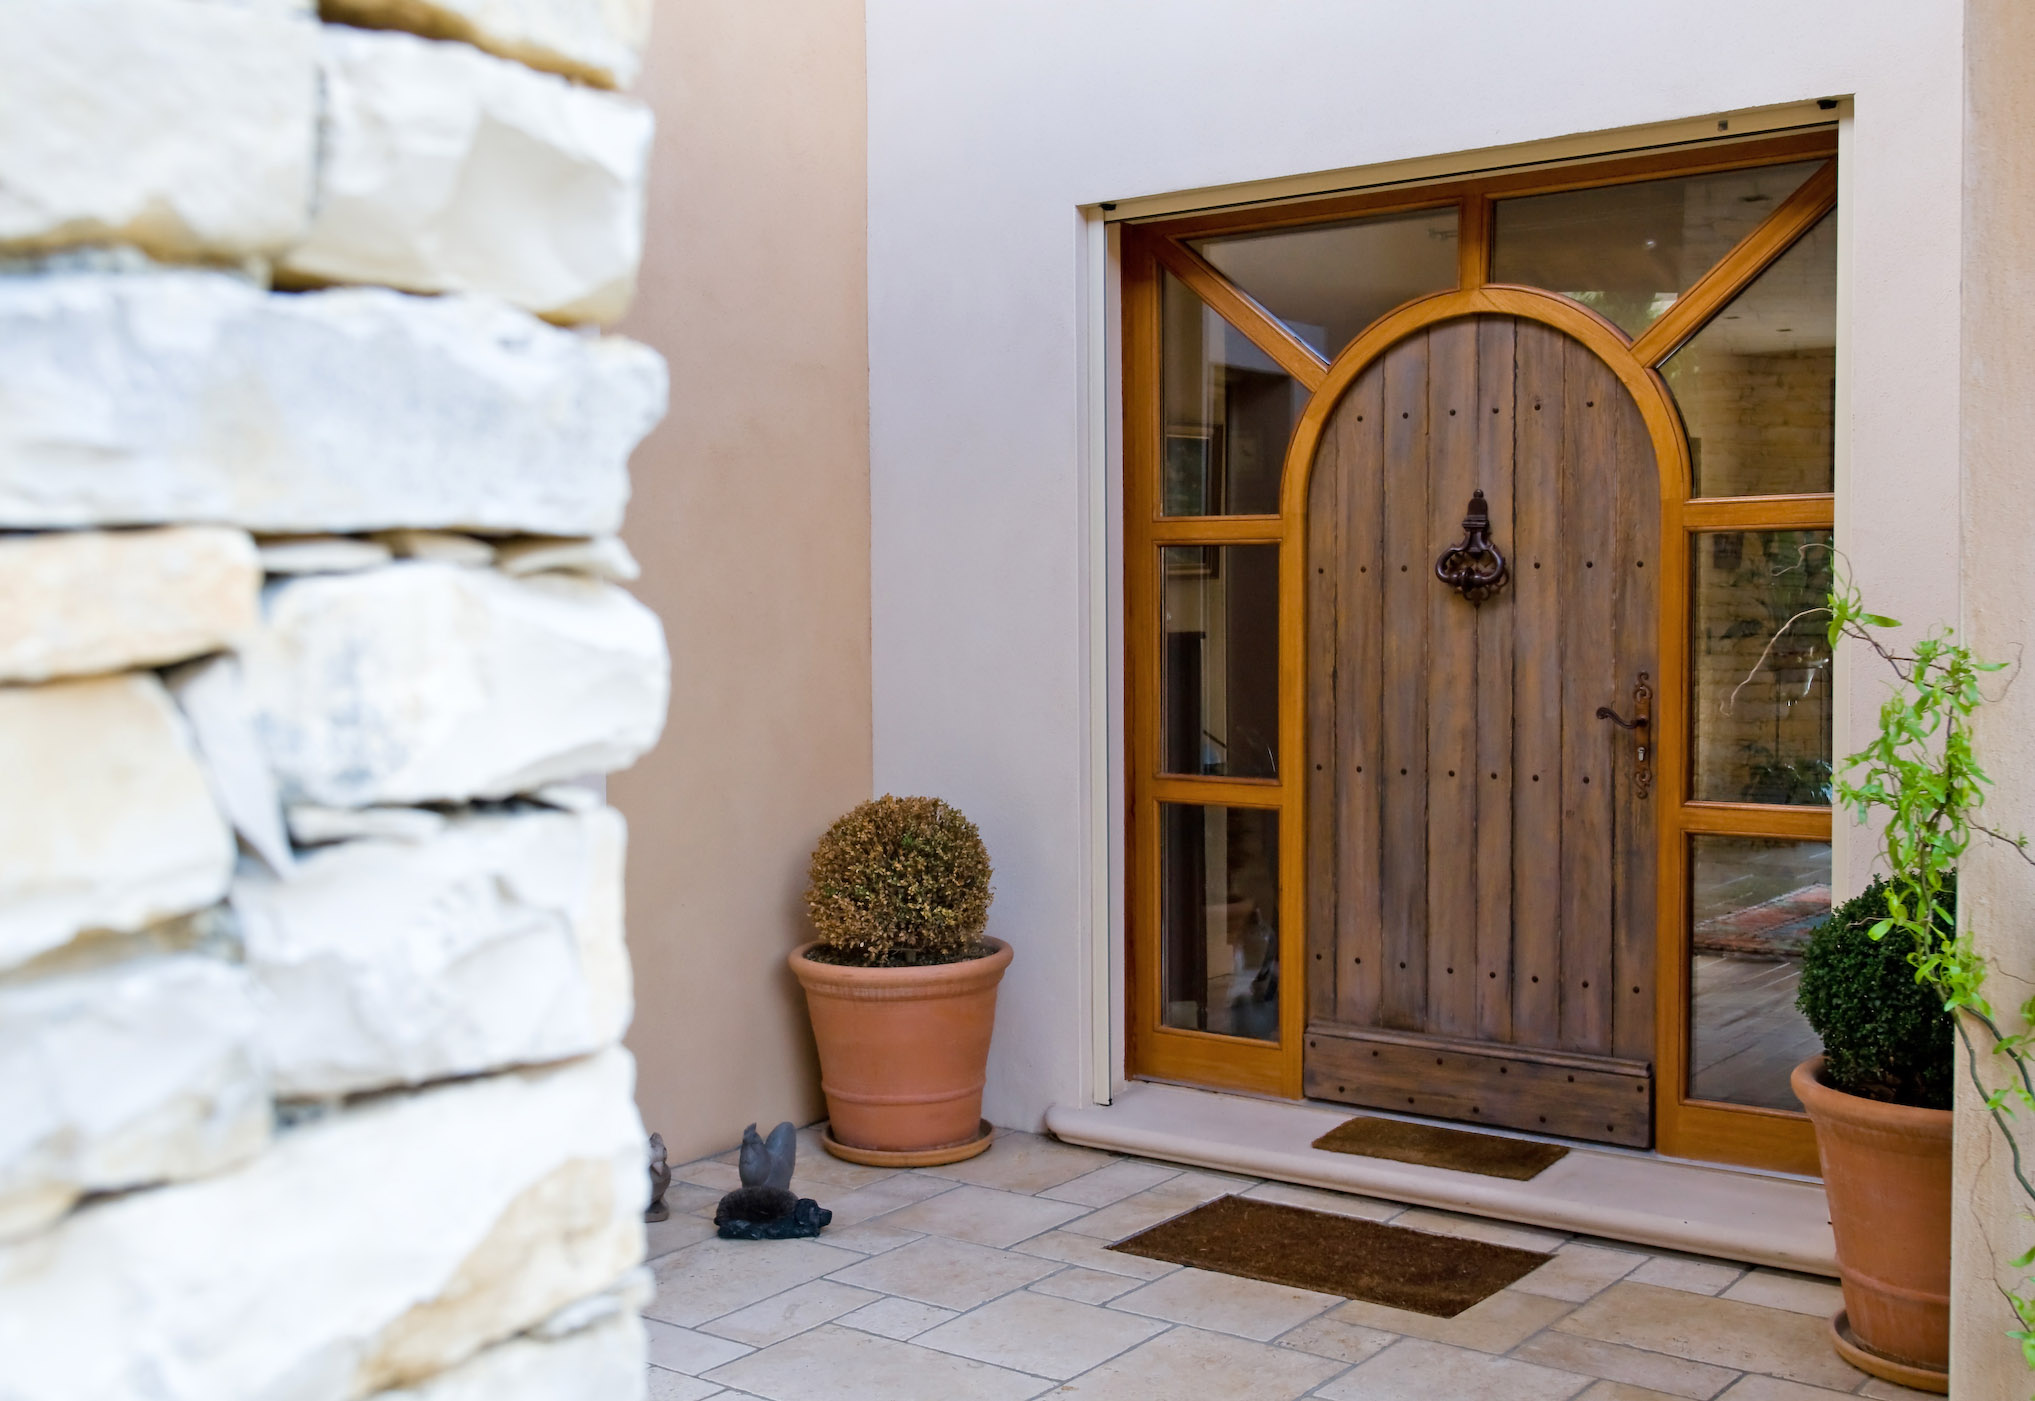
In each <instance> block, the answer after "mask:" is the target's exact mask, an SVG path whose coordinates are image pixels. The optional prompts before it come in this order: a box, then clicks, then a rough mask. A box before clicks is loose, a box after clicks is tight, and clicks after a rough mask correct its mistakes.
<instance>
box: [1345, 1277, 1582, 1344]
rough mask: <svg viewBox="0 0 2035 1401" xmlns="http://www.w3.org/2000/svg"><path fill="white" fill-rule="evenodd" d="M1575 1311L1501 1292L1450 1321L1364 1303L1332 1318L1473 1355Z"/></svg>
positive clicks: (1513, 1292)
mask: <svg viewBox="0 0 2035 1401" xmlns="http://www.w3.org/2000/svg"><path fill="white" fill-rule="evenodd" d="M1574 1307H1575V1305H1573V1304H1571V1303H1569V1302H1568V1301H1567V1300H1565V1299H1550V1298H1547V1297H1546V1296H1545V1295H1541V1294H1521V1293H1519V1292H1518V1291H1517V1290H1513V1289H1501V1290H1499V1291H1498V1292H1497V1293H1496V1294H1493V1295H1492V1296H1491V1297H1490V1298H1488V1299H1484V1300H1481V1301H1479V1302H1478V1303H1474V1304H1472V1305H1470V1307H1468V1308H1466V1309H1464V1310H1463V1311H1462V1312H1461V1313H1459V1314H1457V1315H1456V1316H1455V1317H1454V1318H1436V1317H1435V1316H1434V1315H1433V1314H1426V1313H1415V1312H1414V1311H1413V1310H1411V1309H1395V1308H1388V1307H1386V1306H1385V1305H1384V1304H1373V1303H1370V1302H1367V1301H1366V1300H1363V1299H1352V1300H1350V1301H1349V1302H1348V1303H1347V1304H1344V1305H1343V1306H1342V1307H1341V1308H1339V1309H1337V1310H1336V1311H1335V1313H1334V1314H1333V1315H1331V1316H1332V1317H1333V1318H1334V1319H1335V1320H1336V1321H1337V1322H1339V1323H1355V1324H1358V1325H1360V1326H1362V1327H1365V1328H1376V1329H1378V1330H1379V1331H1381V1332H1386V1333H1397V1334H1400V1335H1401V1336H1403V1337H1408V1338H1425V1339H1427V1340H1428V1341H1429V1342H1435V1343H1448V1344H1450V1345H1451V1346H1454V1347H1466V1348H1474V1349H1476V1350H1477V1351H1478V1352H1510V1351H1511V1350H1512V1349H1513V1348H1515V1347H1517V1346H1519V1344H1520V1343H1522V1342H1524V1341H1525V1340H1526V1339H1528V1338H1530V1337H1532V1336H1533V1335H1534V1334H1535V1333H1538V1332H1539V1331H1540V1330H1541V1329H1543V1328H1545V1327H1547V1326H1548V1325H1549V1324H1550V1323H1553V1322H1554V1321H1555V1320H1556V1319H1558V1318H1560V1317H1561V1316H1562V1315H1563V1314H1565V1313H1567V1312H1568V1311H1569V1310H1570V1309H1572V1308H1574Z"/></svg>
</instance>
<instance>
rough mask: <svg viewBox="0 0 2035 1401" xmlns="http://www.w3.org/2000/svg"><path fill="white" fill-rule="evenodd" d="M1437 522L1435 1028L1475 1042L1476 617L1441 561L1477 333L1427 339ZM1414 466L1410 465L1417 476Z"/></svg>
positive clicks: (1430, 779) (1432, 512)
mask: <svg viewBox="0 0 2035 1401" xmlns="http://www.w3.org/2000/svg"><path fill="white" fill-rule="evenodd" d="M1427 344H1428V364H1427V411H1428V438H1427V463H1426V469H1427V483H1428V514H1427V521H1426V527H1425V529H1424V530H1423V531H1421V532H1420V535H1419V537H1418V538H1417V539H1416V540H1414V541H1409V542H1408V543H1407V549H1408V550H1409V551H1413V550H1418V551H1420V553H1421V558H1422V559H1423V560H1424V562H1425V566H1426V567H1425V568H1424V569H1415V570H1411V571H1409V572H1408V574H1407V576H1406V577H1407V578H1408V579H1418V581H1419V593H1420V594H1421V595H1422V601H1423V602H1424V604H1425V606H1426V610H1427V648H1426V658H1425V665H1424V667H1423V670H1424V672H1425V678H1426V684H1427V853H1428V860H1427V871H1426V876H1427V1024H1426V1030H1428V1031H1431V1032H1436V1033H1440V1034H1442V1035H1449V1036H1467V1035H1470V1034H1472V1033H1473V1032H1474V1031H1475V1029H1476V1021H1477V987H1476V977H1477V968H1476V962H1477V885H1476V856H1477V809H1476V794H1477V779H1476V762H1477V729H1476V724H1477V614H1478V613H1479V612H1481V611H1482V609H1481V607H1480V606H1478V605H1473V604H1471V603H1470V602H1469V601H1468V600H1467V599H1465V598H1463V597H1462V596H1461V595H1460V594H1458V593H1457V592H1456V591H1455V590H1454V589H1451V588H1449V587H1447V586H1446V585H1444V584H1443V583H1442V582H1441V581H1440V580H1439V579H1437V578H1435V577H1434V560H1435V556H1436V555H1438V554H1439V553H1440V552H1441V550H1442V548H1443V547H1444V545H1446V544H1448V543H1451V542H1453V541H1454V540H1456V539H1458V538H1459V537H1460V535H1461V532H1462V517H1463V510H1464V507H1465V506H1466V505H1467V504H1468V502H1469V499H1470V493H1471V491H1472V490H1474V489H1475V488H1476V487H1477V486H1478V485H1479V483H1478V481H1477V480H1476V460H1475V453H1476V446H1477V431H1476V423H1477V323H1476V321H1475V320H1460V321H1447V322H1443V323H1442V324H1441V325H1439V326H1436V327H1435V328H1434V329H1433V330H1432V331H1430V332H1429V333H1428V343H1427ZM1411 465H1412V464H1408V470H1410V469H1411Z"/></svg>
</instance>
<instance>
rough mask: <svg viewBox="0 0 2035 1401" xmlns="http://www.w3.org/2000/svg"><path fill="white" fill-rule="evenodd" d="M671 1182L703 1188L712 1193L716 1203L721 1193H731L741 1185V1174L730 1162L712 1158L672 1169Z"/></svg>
mask: <svg viewBox="0 0 2035 1401" xmlns="http://www.w3.org/2000/svg"><path fill="white" fill-rule="evenodd" d="M671 1180H672V1181H673V1182H690V1183H692V1184H693V1185H694V1186H695V1187H704V1188H706V1189H707V1190H708V1191H710V1192H712V1193H714V1199H715V1200H716V1201H718V1200H720V1196H721V1194H722V1193H724V1192H732V1191H734V1190H735V1189H736V1188H737V1187H740V1186H741V1185H742V1174H741V1173H740V1172H739V1171H737V1170H736V1167H735V1165H734V1164H733V1163H732V1162H729V1163H722V1162H716V1161H714V1160H713V1159H712V1158H702V1159H701V1160H700V1161H699V1162H696V1163H686V1164H684V1165H683V1166H680V1167H675V1168H673V1169H672V1170H671Z"/></svg>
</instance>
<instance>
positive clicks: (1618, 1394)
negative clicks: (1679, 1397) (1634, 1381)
mask: <svg viewBox="0 0 2035 1401" xmlns="http://www.w3.org/2000/svg"><path fill="white" fill-rule="evenodd" d="M1576 1401H1676V1397H1675V1396H1674V1395H1673V1394H1671V1393H1669V1392H1665V1391H1649V1390H1647V1389H1646V1388H1645V1387H1643V1386H1633V1385H1631V1384H1630V1383H1628V1382H1593V1383H1591V1385H1590V1389H1589V1390H1588V1391H1586V1392H1584V1393H1583V1394H1582V1395H1581V1396H1578V1397H1577V1398H1576Z"/></svg>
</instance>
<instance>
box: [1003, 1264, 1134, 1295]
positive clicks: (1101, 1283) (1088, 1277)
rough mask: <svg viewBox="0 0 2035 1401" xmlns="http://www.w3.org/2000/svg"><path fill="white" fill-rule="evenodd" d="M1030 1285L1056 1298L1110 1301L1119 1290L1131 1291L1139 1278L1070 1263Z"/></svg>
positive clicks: (1121, 1291) (1034, 1289) (1030, 1287)
mask: <svg viewBox="0 0 2035 1401" xmlns="http://www.w3.org/2000/svg"><path fill="white" fill-rule="evenodd" d="M1026 1287H1027V1288H1029V1289H1031V1290H1033V1291H1034V1292H1035V1293H1039V1294H1050V1295H1052V1296H1053V1297H1054V1298H1056V1299H1073V1300H1075V1301H1076V1302H1078V1303H1083V1304H1106V1303H1108V1302H1109V1301H1110V1300H1111V1299H1114V1298H1116V1297H1117V1295H1119V1294H1126V1293H1129V1292H1130V1291H1131V1290H1133V1289H1136V1288H1137V1287H1138V1282H1137V1281H1136V1280H1134V1279H1132V1278H1131V1277H1130V1276H1128V1275H1113V1274H1106V1273H1104V1272H1103V1271H1101V1270H1090V1269H1085V1268H1083V1267H1082V1266H1080V1265H1069V1266H1068V1267H1067V1268H1066V1269H1064V1270H1062V1271H1060V1273H1058V1274H1056V1275H1047V1276H1046V1277H1045V1278H1044V1279H1042V1280H1040V1281H1039V1282H1038V1283H1037V1284H1033V1285H1027V1286H1026Z"/></svg>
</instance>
